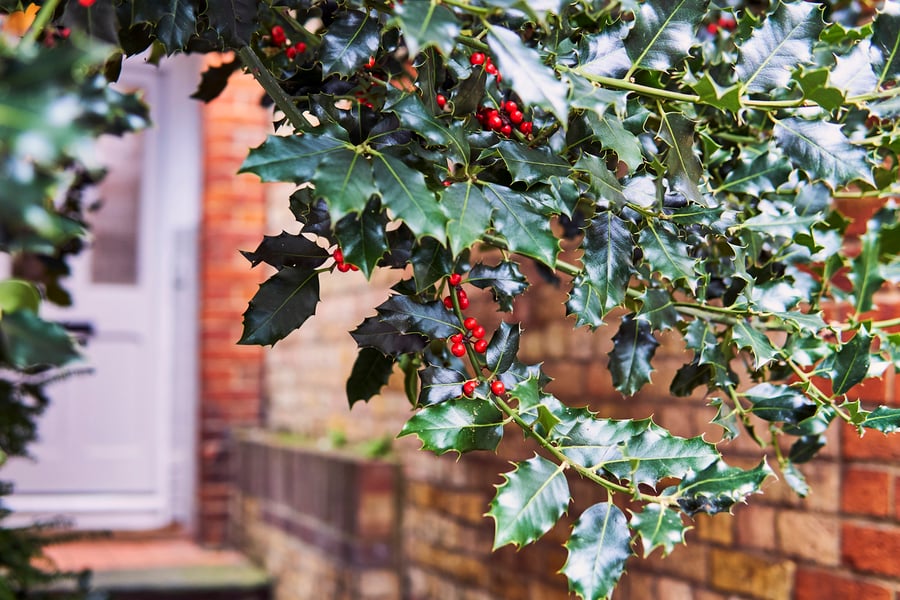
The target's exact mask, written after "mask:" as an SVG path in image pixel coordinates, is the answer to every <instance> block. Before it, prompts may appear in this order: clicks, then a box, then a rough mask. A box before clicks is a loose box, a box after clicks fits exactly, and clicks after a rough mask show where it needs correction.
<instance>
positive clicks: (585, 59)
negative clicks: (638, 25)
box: [577, 23, 631, 77]
mask: <svg viewBox="0 0 900 600" xmlns="http://www.w3.org/2000/svg"><path fill="white" fill-rule="evenodd" d="M628 32H629V29H628V27H627V26H626V25H625V24H624V23H620V24H618V25H614V26H611V27H607V28H605V29H604V30H603V31H600V32H598V33H592V34H589V35H585V36H584V37H583V38H582V40H581V45H580V47H579V51H578V56H579V58H580V59H581V60H580V63H579V65H578V67H577V70H578V72H579V73H582V74H585V75H599V76H601V77H621V76H622V75H624V74H625V73H627V72H628V69H630V68H631V59H630V58H629V57H628V51H627V50H625V36H627V35H628Z"/></svg>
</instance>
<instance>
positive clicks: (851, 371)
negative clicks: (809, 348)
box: [828, 327, 872, 394]
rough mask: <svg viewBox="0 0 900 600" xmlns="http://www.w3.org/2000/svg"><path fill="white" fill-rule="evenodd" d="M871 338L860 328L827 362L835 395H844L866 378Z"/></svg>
mask: <svg viewBox="0 0 900 600" xmlns="http://www.w3.org/2000/svg"><path fill="white" fill-rule="evenodd" d="M871 345H872V337H871V336H870V335H869V332H868V331H866V330H865V328H863V327H860V328H859V330H858V331H857V332H856V335H854V336H853V338H852V339H851V340H850V341H849V342H846V343H844V344H843V345H842V346H841V349H840V350H838V351H837V352H836V353H835V354H834V356H833V358H832V360H831V361H829V370H828V376H829V378H830V379H831V384H832V390H833V391H834V393H835V394H844V393H846V392H847V391H848V390H849V389H850V388H852V387H853V386H854V385H856V384H857V383H859V382H860V381H862V380H863V379H865V378H866V375H867V373H868V371H869V361H870V355H869V348H870V346H871Z"/></svg>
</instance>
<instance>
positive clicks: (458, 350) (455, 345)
mask: <svg viewBox="0 0 900 600" xmlns="http://www.w3.org/2000/svg"><path fill="white" fill-rule="evenodd" d="M463 327H465V328H466V331H467V332H468V333H467V334H463V333H455V334H453V335H451V336H450V343H451V344H452V346H450V353H451V354H452V355H453V356H457V357H461V356H464V355H465V353H466V343H467V342H470V343H472V349H473V350H475V352H477V353H478V354H484V353H485V352H487V347H488V342H487V340H486V339H484V335H485V334H486V333H487V332H486V331H485V329H484V327H482V326H481V325H480V324H479V323H478V321H477V320H476V319H475V317H469V318H468V319H466V320H465V321H463Z"/></svg>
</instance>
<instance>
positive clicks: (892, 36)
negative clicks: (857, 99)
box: [871, 0, 900, 91]
mask: <svg viewBox="0 0 900 600" xmlns="http://www.w3.org/2000/svg"><path fill="white" fill-rule="evenodd" d="M898 40H900V3H897V2H894V1H890V0H889V1H888V2H885V3H884V4H883V5H882V7H881V10H879V11H877V12H876V13H875V20H874V22H873V23H872V44H873V45H874V46H875V48H877V49H878V50H880V51H881V56H882V61H881V63H880V65H879V66H880V67H881V68H880V72H879V73H878V87H881V86H882V84H884V82H885V81H889V80H893V79H896V78H897V76H898V75H900V42H898ZM871 91H874V90H871Z"/></svg>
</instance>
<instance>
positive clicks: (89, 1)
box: [78, 0, 97, 8]
mask: <svg viewBox="0 0 900 600" xmlns="http://www.w3.org/2000/svg"><path fill="white" fill-rule="evenodd" d="M96 1H97V0H78V4H80V5H81V6H83V7H85V8H88V7H91V6H93V5H94V2H96Z"/></svg>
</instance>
